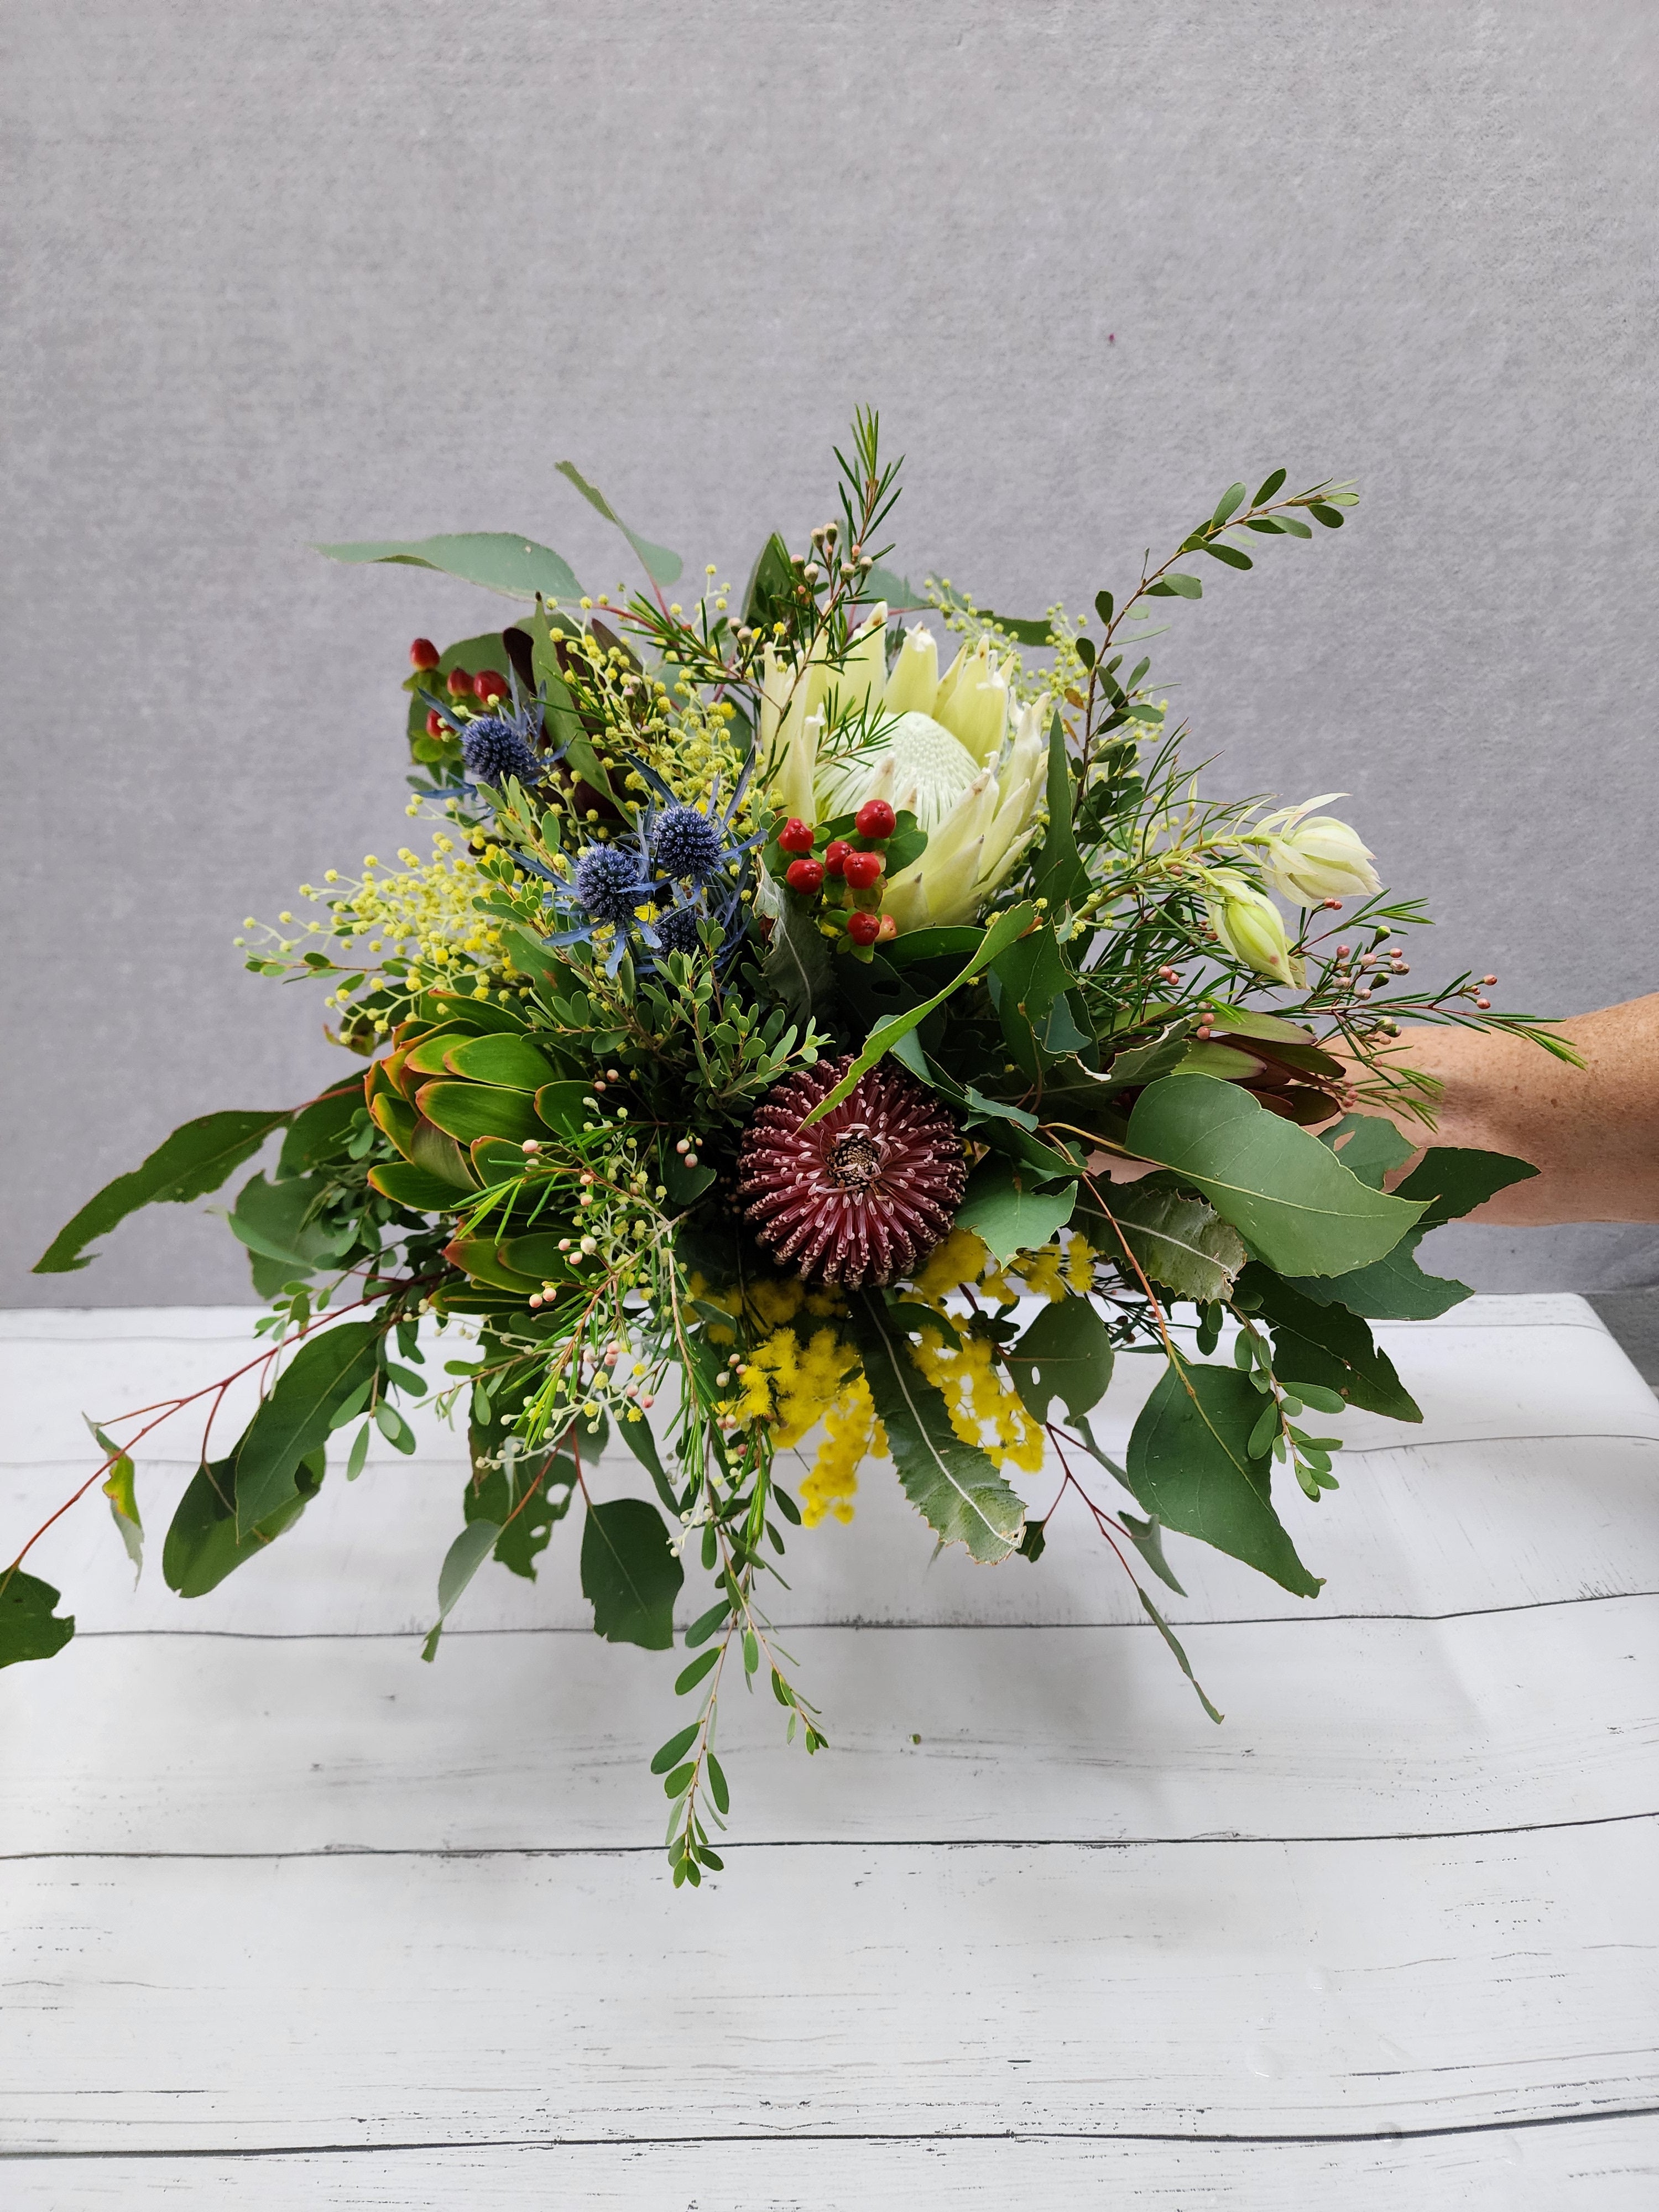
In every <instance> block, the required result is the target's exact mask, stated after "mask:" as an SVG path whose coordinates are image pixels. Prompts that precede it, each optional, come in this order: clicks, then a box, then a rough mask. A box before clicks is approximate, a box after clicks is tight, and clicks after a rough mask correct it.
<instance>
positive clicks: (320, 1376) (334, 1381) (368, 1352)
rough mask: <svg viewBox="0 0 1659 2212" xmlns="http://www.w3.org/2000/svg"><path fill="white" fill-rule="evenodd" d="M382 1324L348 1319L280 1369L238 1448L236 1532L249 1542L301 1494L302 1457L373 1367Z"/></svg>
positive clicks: (318, 1443)
mask: <svg viewBox="0 0 1659 2212" xmlns="http://www.w3.org/2000/svg"><path fill="white" fill-rule="evenodd" d="M379 1346H380V1328H379V1327H378V1325H377V1324H376V1323H375V1322H372V1321H360V1322H340V1323H339V1324H338V1325H337V1327H335V1328H329V1329H325V1330H324V1331H323V1332H322V1333H321V1334H319V1335H316V1336H312V1337H308V1338H307V1340H306V1341H305V1342H304V1343H303V1344H302V1345H301V1346H300V1348H299V1350H298V1351H297V1352H295V1355H294V1357H293V1358H292V1360H291V1361H290V1362H289V1364H288V1366H287V1367H286V1368H285V1369H284V1370H283V1373H282V1374H281V1375H280V1376H278V1377H277V1379H276V1384H275V1386H274V1387H273V1389H272V1390H271V1392H270V1396H269V1397H268V1398H266V1399H265V1400H264V1401H263V1402H262V1403H261V1405H260V1407H259V1409H258V1412H257V1413H255V1414H254V1416H253V1419H252V1421H250V1422H249V1424H248V1426H247V1431H246V1434H245V1435H244V1437H243V1438H242V1441H241V1443H240V1445H239V1446H238V1447H237V1451H236V1498H235V1503H236V1534H237V1538H238V1541H246V1538H247V1537H248V1536H249V1535H250V1534H252V1532H253V1530H254V1529H255V1528H256V1527H257V1526H258V1525H259V1524H260V1523H262V1522H265V1521H267V1520H269V1519H270V1516H271V1515H272V1514H274V1513H276V1512H277V1511H279V1510H281V1508H282V1507H283V1505H284V1504H287V1502H288V1501H289V1498H292V1497H293V1496H294V1494H295V1480H296V1476H297V1474H298V1470H299V1467H300V1462H301V1460H303V1459H304V1458H306V1457H307V1455H308V1454H310V1453H312V1452H313V1451H316V1450H318V1449H319V1448H320V1447H322V1446H324V1445H325V1444H326V1443H327V1441H328V1437H329V1433H330V1430H331V1425H332V1421H333V1415H334V1412H335V1409H336V1407H338V1406H341V1405H343V1403H344V1402H345V1401H346V1400H347V1399H348V1398H349V1397H351V1396H352V1395H353V1394H354V1393H355V1392H356V1390H357V1389H358V1388H359V1386H360V1385H361V1383H362V1382H363V1380H364V1378H365V1377H366V1376H368V1375H369V1374H371V1373H372V1372H373V1370H374V1364H375V1360H376V1356H377V1353H378V1351H379Z"/></svg>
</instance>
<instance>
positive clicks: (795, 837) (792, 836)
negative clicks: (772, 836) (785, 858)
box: [778, 814, 812, 853]
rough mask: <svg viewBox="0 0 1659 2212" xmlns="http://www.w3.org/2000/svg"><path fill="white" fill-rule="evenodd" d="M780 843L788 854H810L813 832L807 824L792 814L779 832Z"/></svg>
mask: <svg viewBox="0 0 1659 2212" xmlns="http://www.w3.org/2000/svg"><path fill="white" fill-rule="evenodd" d="M778 843H779V844H780V845H781V847H782V848H783V850H784V851H785V852H786V853H810V852H811V849H812V832H811V829H809V827H808V826H807V824H806V823H805V822H802V821H800V820H799V818H798V817H796V816H795V815H793V814H792V815H791V816H790V817H789V819H788V820H787V822H786V823H784V825H783V827H782V829H780V830H779V832H778Z"/></svg>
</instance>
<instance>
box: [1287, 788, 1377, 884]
mask: <svg viewBox="0 0 1659 2212" xmlns="http://www.w3.org/2000/svg"><path fill="white" fill-rule="evenodd" d="M1343 796H1344V793H1341V792H1339V791H1328V792H1325V793H1322V795H1321V797H1319V798H1318V799H1309V800H1308V801H1307V802H1306V804H1305V805H1301V806H1297V807H1287V808H1285V810H1284V811H1283V812H1281V813H1279V814H1270V815H1268V816H1267V817H1264V819H1263V820H1262V821H1261V823H1259V824H1258V825H1257V826H1258V828H1259V829H1261V831H1262V832H1263V833H1265V835H1266V836H1267V841H1268V842H1267V845H1266V847H1265V848H1264V849H1263V854H1262V860H1261V866H1262V870H1263V872H1264V873H1265V874H1266V876H1267V880H1268V882H1269V883H1270V884H1272V885H1273V889H1274V890H1276V891H1277V892H1278V893H1279V896H1281V897H1282V898H1287V899H1295V900H1296V902H1297V904H1298V905H1301V906H1317V905H1318V903H1319V902H1320V900H1321V899H1327V898H1354V897H1358V896H1365V897H1368V898H1374V897H1375V896H1376V893H1377V892H1378V891H1380V890H1382V888H1383V885H1382V884H1381V882H1380V881H1379V880H1378V878H1377V873H1376V869H1375V868H1373V867H1372V866H1371V860H1372V854H1370V851H1369V850H1368V849H1367V848H1366V847H1365V846H1364V844H1363V843H1362V842H1360V837H1359V833H1358V830H1357V829H1352V828H1350V826H1349V825H1348V823H1346V822H1340V821H1339V820H1338V819H1337V817H1335V816H1334V814H1316V813H1315V812H1314V811H1313V810H1314V808H1315V807H1316V806H1323V805H1326V804H1327V803H1328V801H1329V800H1331V799H1340V798H1342V797H1343Z"/></svg>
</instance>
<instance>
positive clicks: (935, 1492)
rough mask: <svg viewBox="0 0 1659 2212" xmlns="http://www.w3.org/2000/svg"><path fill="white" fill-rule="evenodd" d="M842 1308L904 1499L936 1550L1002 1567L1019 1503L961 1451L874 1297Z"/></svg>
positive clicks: (990, 1465) (975, 1452)
mask: <svg viewBox="0 0 1659 2212" xmlns="http://www.w3.org/2000/svg"><path fill="white" fill-rule="evenodd" d="M848 1303H849V1304H850V1306H851V1308H852V1323H853V1334H854V1341H855V1342H856V1343H857V1345H858V1347H859V1352H860V1358H862V1361H863V1364H864V1374H865V1379H866V1382H867V1383H869V1385H870V1395H871V1399H872V1402H873V1404H874V1406H875V1409H876V1415H877V1418H878V1419H879V1420H880V1422H881V1424H882V1426H883V1428H884V1430H885V1431H886V1433H887V1443H888V1449H889V1450H890V1452H891V1454H892V1456H893V1464H894V1466H895V1467H896V1468H897V1469H898V1477H899V1481H900V1482H901V1484H902V1486H903V1489H904V1494H905V1496H906V1497H907V1498H908V1499H909V1501H910V1503H911V1504H913V1505H914V1506H915V1509H916V1510H917V1511H918V1512H919V1513H920V1514H921V1517H922V1519H923V1520H924V1521H926V1522H927V1525H928V1527H929V1528H932V1529H933V1532H934V1534H936V1535H937V1536H938V1537H939V1541H940V1542H941V1544H952V1543H959V1544H963V1545H965V1546H966V1547H967V1549H968V1553H969V1557H970V1558H972V1559H977V1560H978V1561H979V1562H980V1563H981V1565H988V1564H990V1563H991V1562H993V1561H995V1560H997V1559H1006V1558H1007V1556H1008V1554H1009V1553H1010V1552H1012V1551H1014V1550H1016V1549H1017V1548H1018V1545H1019V1542H1020V1540H1021V1537H1022V1536H1023V1534H1024V1523H1025V1511H1024V1506H1023V1505H1022V1504H1021V1503H1020V1501H1019V1498H1018V1496H1017V1495H1016V1493H1015V1492H1014V1491H1013V1490H1012V1488H1011V1487H1010V1486H1009V1485H1008V1484H1007V1483H1006V1481H1005V1480H1004V1479H1003V1477H1002V1476H1001V1475H1000V1474H999V1473H998V1471H997V1468H996V1467H995V1464H994V1462H993V1461H992V1460H991V1458H990V1456H989V1455H988V1454H987V1453H986V1452H984V1451H983V1450H981V1448H980V1446H979V1445H978V1444H972V1443H963V1439H962V1438H961V1437H959V1436H957V1432H956V1431H955V1430H954V1429H953V1428H952V1427H951V1417H950V1414H949V1412H948V1411H947V1409H946V1407H945V1400H944V1398H943V1396H942V1395H941V1394H940V1393H939V1391H938V1390H937V1389H935V1388H934V1386H933V1383H930V1382H929V1381H928V1380H927V1376H925V1375H924V1374H923V1373H922V1372H921V1369H920V1368H919V1367H918V1366H917V1365H916V1364H915V1361H914V1360H913V1359H912V1358H911V1357H910V1350H909V1346H908V1345H907V1343H906V1342H905V1340H904V1338H903V1337H902V1335H901V1334H899V1332H898V1330H897V1329H896V1328H895V1326H894V1324H893V1322H892V1320H891V1318H890V1315H889V1313H888V1310H887V1307H886V1304H885V1303H884V1300H883V1298H882V1296H881V1293H880V1292H879V1291H858V1292H854V1294H853V1295H852V1296H851V1297H850V1298H849V1300H848Z"/></svg>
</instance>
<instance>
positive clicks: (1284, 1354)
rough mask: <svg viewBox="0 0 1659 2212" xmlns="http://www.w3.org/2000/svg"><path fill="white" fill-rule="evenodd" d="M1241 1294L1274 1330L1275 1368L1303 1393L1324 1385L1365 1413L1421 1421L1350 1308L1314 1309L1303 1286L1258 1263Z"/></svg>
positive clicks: (1389, 1365) (1384, 1357) (1418, 1410)
mask: <svg viewBox="0 0 1659 2212" xmlns="http://www.w3.org/2000/svg"><path fill="white" fill-rule="evenodd" d="M1239 1291H1240V1293H1241V1295H1242V1296H1245V1297H1249V1299H1250V1300H1251V1301H1252V1302H1253V1304H1255V1306H1256V1307H1257V1308H1259V1310H1260V1312H1261V1316H1262V1318H1263V1319H1265V1320H1266V1322H1267V1325H1268V1327H1269V1328H1271V1329H1272V1331H1273V1359H1274V1364H1275V1365H1276V1366H1277V1368H1278V1370H1279V1374H1280V1376H1282V1377H1283V1378H1285V1381H1286V1382H1287V1383H1294V1385H1295V1387H1296V1389H1297V1390H1298V1391H1299V1392H1300V1391H1305V1390H1306V1389H1307V1388H1308V1385H1309V1384H1310V1383H1320V1384H1322V1385H1323V1386H1324V1387H1325V1388H1326V1389H1329V1390H1334V1391H1335V1392H1336V1393H1337V1395H1339V1396H1340V1398H1341V1399H1342V1400H1343V1401H1344V1402H1345V1403H1346V1404H1347V1405H1351V1406H1360V1407H1364V1409H1365V1411H1366V1412H1367V1413H1383V1414H1386V1415H1387V1417H1388V1418H1389V1419H1390V1420H1395V1421H1420V1420H1421V1419H1422V1418H1423V1413H1422V1409H1421V1408H1420V1407H1419V1405H1418V1404H1417V1402H1416V1401H1415V1400H1414V1399H1413V1397H1412V1396H1411V1395H1410V1394H1409V1393H1408V1392H1407V1390H1406V1389H1405V1388H1404V1386H1403V1385H1402V1383H1401V1380H1400V1377H1399V1376H1398V1375H1397V1374H1396V1373H1395V1368H1394V1363H1393V1361H1392V1360H1391V1359H1390V1358H1389V1356H1388V1354H1387V1352H1383V1351H1382V1350H1380V1349H1379V1348H1378V1346H1376V1344H1375V1343H1374V1342H1373V1340H1372V1338H1371V1333H1370V1329H1369V1328H1367V1327H1366V1326H1365V1323H1364V1321H1363V1320H1361V1319H1360V1318H1359V1316H1358V1315H1357V1314H1354V1313H1352V1312H1350V1310H1348V1308H1347V1307H1346V1306H1340V1305H1329V1306H1322V1305H1316V1304H1315V1303H1314V1301H1313V1300H1312V1299H1311V1298H1310V1297H1308V1296H1307V1295H1306V1293H1305V1291H1304V1288H1303V1286H1301V1285H1297V1284H1295V1283H1291V1282H1290V1281H1287V1280H1286V1279H1284V1278H1283V1277H1281V1276H1279V1275H1275V1274H1274V1273H1272V1271H1271V1270H1270V1269H1268V1268H1267V1267H1261V1266H1259V1265H1257V1264H1255V1263H1254V1262H1252V1264H1251V1265H1250V1266H1249V1267H1247V1268H1246V1269H1245V1270H1244V1273H1243V1275H1242V1276H1240V1278H1239ZM1315 1402H1316V1401H1314V1400H1313V1399H1312V1398H1310V1399H1309V1400H1308V1403H1309V1404H1310V1405H1312V1404H1314V1403H1315Z"/></svg>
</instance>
